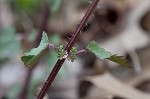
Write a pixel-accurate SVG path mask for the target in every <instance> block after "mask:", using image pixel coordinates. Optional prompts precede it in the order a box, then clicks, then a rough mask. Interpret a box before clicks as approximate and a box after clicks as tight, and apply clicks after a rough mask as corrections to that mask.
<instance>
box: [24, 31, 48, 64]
mask: <svg viewBox="0 0 150 99" xmlns="http://www.w3.org/2000/svg"><path fill="white" fill-rule="evenodd" d="M48 42H49V41H48V36H47V34H46V33H45V32H43V34H42V40H41V42H40V45H39V46H38V47H37V48H33V49H32V50H30V51H25V52H24V56H22V57H21V60H22V61H23V62H24V65H26V66H28V67H32V66H33V65H34V64H35V63H36V61H37V60H38V58H39V56H40V55H41V54H42V52H43V51H44V50H45V49H46V48H47V46H48Z"/></svg>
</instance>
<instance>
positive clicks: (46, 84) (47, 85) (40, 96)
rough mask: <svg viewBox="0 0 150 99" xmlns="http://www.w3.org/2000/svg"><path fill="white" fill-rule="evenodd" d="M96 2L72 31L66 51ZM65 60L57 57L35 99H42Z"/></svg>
mask: <svg viewBox="0 0 150 99" xmlns="http://www.w3.org/2000/svg"><path fill="white" fill-rule="evenodd" d="M98 2H99V0H93V2H92V3H91V5H90V6H89V8H88V10H87V12H86V13H85V15H84V17H83V19H82V20H81V22H80V24H79V25H78V27H77V29H76V30H75V32H74V33H73V36H72V37H71V39H70V41H69V43H68V44H67V46H66V48H65V50H66V51H67V53H69V52H70V50H71V48H72V47H73V45H74V43H75V42H76V39H77V37H78V35H79V34H80V32H81V31H82V29H83V27H84V25H85V23H86V22H87V20H88V19H89V17H90V16H91V14H92V13H93V10H94V9H95V8H96V6H97V4H98ZM65 60H66V58H65V59H61V60H60V59H58V61H57V62H56V64H55V66H54V68H53V70H52V71H51V73H50V75H49V77H48V78H47V80H46V81H45V83H44V85H43V87H42V89H41V91H40V92H39V94H38V96H37V99H43V97H44V96H45V94H46V93H47V91H48V89H49V87H50V85H51V84H52V82H53V80H54V79H55V77H56V75H57V74H58V71H59V70H60V68H61V66H62V64H63V63H64V61H65Z"/></svg>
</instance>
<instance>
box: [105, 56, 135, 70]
mask: <svg viewBox="0 0 150 99" xmlns="http://www.w3.org/2000/svg"><path fill="white" fill-rule="evenodd" d="M107 59H108V60H110V61H113V62H115V63H117V64H120V65H123V66H126V67H132V66H131V64H129V63H128V61H127V60H126V59H125V58H124V57H123V56H117V55H113V56H111V57H109V58H107Z"/></svg>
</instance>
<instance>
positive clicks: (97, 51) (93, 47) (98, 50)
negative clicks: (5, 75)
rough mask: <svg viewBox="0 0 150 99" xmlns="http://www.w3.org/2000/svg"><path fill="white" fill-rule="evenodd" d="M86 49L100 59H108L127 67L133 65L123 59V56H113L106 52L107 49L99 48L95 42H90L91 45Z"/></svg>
mask: <svg viewBox="0 0 150 99" xmlns="http://www.w3.org/2000/svg"><path fill="white" fill-rule="evenodd" d="M86 48H87V49H88V50H89V51H91V52H92V53H94V54H95V55H96V56H97V57H98V58H100V59H108V60H110V61H113V62H115V63H117V64H120V65H123V66H126V67H131V65H130V64H129V63H128V62H127V60H126V59H125V58H123V56H117V55H112V54H111V53H110V52H108V51H105V49H103V48H101V47H99V45H98V44H97V43H96V42H95V41H92V42H90V44H89V45H88V46H87V47H86Z"/></svg>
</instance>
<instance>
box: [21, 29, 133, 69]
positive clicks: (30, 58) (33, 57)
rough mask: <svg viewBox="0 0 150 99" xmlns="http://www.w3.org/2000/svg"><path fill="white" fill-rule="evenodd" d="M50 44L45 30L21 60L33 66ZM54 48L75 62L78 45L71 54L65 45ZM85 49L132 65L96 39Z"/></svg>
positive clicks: (63, 56)
mask: <svg viewBox="0 0 150 99" xmlns="http://www.w3.org/2000/svg"><path fill="white" fill-rule="evenodd" d="M48 45H52V44H51V43H50V42H49V40H48V36H47V34H46V33H45V32H43V34H42V39H41V42H40V45H39V46H38V47H37V48H33V49H32V50H30V51H25V52H24V56H22V57H21V60H22V61H23V62H24V65H25V66H27V67H30V68H31V67H32V66H33V65H34V64H35V63H36V62H37V60H38V58H39V57H40V55H41V54H42V53H43V52H44V51H45V50H46V48H47V47H48ZM53 46H54V45H53ZM53 48H55V49H56V52H57V57H58V59H60V60H62V59H66V58H67V59H68V60H71V62H73V61H74V60H75V59H76V52H77V49H76V47H72V48H71V50H70V53H69V54H68V53H67V51H65V47H64V45H59V46H58V47H53ZM85 50H86V51H87V52H92V53H93V54H95V56H96V57H97V58H99V59H101V60H104V59H107V60H110V61H113V62H115V63H117V64H120V65H123V66H126V67H131V65H130V64H129V63H128V61H127V60H126V59H125V58H123V56H117V55H113V54H111V53H110V52H108V51H106V50H105V49H104V48H102V47H100V46H99V45H98V44H97V43H96V42H95V41H92V42H90V43H89V44H88V45H87V47H86V49H85Z"/></svg>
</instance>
